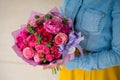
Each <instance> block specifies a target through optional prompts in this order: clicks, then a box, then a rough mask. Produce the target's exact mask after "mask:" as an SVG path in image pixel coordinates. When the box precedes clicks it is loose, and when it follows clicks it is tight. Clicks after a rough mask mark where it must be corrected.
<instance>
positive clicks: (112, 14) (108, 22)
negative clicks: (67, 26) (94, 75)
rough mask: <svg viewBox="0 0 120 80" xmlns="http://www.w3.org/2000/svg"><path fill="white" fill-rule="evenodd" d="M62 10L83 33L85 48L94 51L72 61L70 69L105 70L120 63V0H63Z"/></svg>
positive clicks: (76, 29) (67, 65)
mask: <svg viewBox="0 0 120 80" xmlns="http://www.w3.org/2000/svg"><path fill="white" fill-rule="evenodd" d="M60 12H61V13H62V15H63V16H64V17H67V18H71V19H72V21H73V29H74V30H75V31H78V32H79V31H80V32H82V35H83V36H84V37H85V39H84V40H83V41H82V42H81V43H80V45H81V46H82V48H83V49H86V50H89V51H91V52H90V53H86V54H84V58H82V57H81V55H77V56H76V57H75V59H74V60H71V61H68V62H67V63H66V67H67V68H68V69H74V68H81V69H84V70H93V69H104V68H107V67H111V66H118V65H120V36H119V35H120V0H63V1H62V4H61V7H60Z"/></svg>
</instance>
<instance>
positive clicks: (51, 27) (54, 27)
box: [44, 19, 62, 34]
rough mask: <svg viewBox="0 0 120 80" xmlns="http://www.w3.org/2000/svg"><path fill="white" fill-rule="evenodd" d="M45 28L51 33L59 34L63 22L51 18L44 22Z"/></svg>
mask: <svg viewBox="0 0 120 80" xmlns="http://www.w3.org/2000/svg"><path fill="white" fill-rule="evenodd" d="M44 28H45V30H46V31H47V32H49V33H53V34H57V33H58V32H59V31H60V30H61V28H62V24H61V23H60V22H59V21H56V20H52V19H51V20H47V21H46V22H45V23H44Z"/></svg>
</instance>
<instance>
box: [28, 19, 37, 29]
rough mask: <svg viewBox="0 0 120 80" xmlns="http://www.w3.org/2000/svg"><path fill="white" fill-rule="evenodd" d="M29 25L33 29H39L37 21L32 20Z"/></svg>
mask: <svg viewBox="0 0 120 80" xmlns="http://www.w3.org/2000/svg"><path fill="white" fill-rule="evenodd" d="M28 24H30V26H32V27H38V24H37V20H36V19H31V20H29V21H28Z"/></svg>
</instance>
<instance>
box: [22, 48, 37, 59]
mask: <svg viewBox="0 0 120 80" xmlns="http://www.w3.org/2000/svg"><path fill="white" fill-rule="evenodd" d="M34 55H35V52H34V50H33V49H32V48H30V47H26V48H24V49H23V56H24V57H25V58H26V59H30V58H33V57H34Z"/></svg>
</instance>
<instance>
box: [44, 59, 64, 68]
mask: <svg viewBox="0 0 120 80" xmlns="http://www.w3.org/2000/svg"><path fill="white" fill-rule="evenodd" d="M63 65H64V62H63V61H62V60H61V61H58V62H57V63H55V64H52V63H51V64H49V65H45V66H43V69H53V68H55V67H59V66H63Z"/></svg>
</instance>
